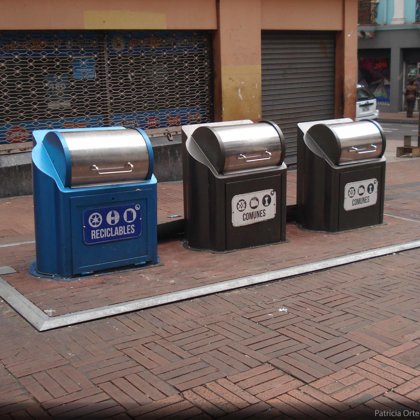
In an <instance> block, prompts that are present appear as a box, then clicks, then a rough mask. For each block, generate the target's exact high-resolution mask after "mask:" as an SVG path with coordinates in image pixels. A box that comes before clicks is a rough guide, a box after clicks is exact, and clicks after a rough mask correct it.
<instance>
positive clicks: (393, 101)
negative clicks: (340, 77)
mask: <svg viewBox="0 0 420 420" xmlns="http://www.w3.org/2000/svg"><path fill="white" fill-rule="evenodd" d="M358 57H359V76H358V78H359V83H363V84H365V85H367V86H368V87H369V88H370V90H371V91H372V93H374V95H375V96H376V98H377V99H378V103H379V108H380V109H381V110H382V111H387V112H398V111H403V110H404V107H405V103H404V94H403V93H404V88H405V86H406V85H407V82H408V80H409V79H418V80H419V81H420V0H379V1H378V0H361V1H360V2H359V45H358ZM419 86H420V85H419Z"/></svg>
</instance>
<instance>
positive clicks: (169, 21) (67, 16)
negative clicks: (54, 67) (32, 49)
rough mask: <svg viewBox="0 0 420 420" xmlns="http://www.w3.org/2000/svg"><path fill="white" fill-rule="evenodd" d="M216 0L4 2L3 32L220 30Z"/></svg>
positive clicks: (1, 10)
mask: <svg viewBox="0 0 420 420" xmlns="http://www.w3.org/2000/svg"><path fill="white" fill-rule="evenodd" d="M216 28H217V20H216V7H215V0H198V1H197V0H118V1H115V0H0V29H27V30H30V29H216Z"/></svg>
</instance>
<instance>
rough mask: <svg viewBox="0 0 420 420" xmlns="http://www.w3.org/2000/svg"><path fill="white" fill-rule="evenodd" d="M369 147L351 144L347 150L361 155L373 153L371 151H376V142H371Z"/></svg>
mask: <svg viewBox="0 0 420 420" xmlns="http://www.w3.org/2000/svg"><path fill="white" fill-rule="evenodd" d="M369 147H370V149H367V148H364V147H363V148H359V147H356V146H352V147H350V148H349V152H351V153H357V154H358V155H363V154H365V153H373V152H376V149H377V148H378V147H377V146H376V144H371V145H370V146H369Z"/></svg>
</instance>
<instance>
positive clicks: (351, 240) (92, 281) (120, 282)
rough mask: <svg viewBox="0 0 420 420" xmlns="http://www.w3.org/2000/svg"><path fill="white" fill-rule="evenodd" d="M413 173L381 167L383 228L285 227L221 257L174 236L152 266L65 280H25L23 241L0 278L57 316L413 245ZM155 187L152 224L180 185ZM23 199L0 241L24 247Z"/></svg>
mask: <svg viewBox="0 0 420 420" xmlns="http://www.w3.org/2000/svg"><path fill="white" fill-rule="evenodd" d="M419 169H420V160H418V159H416V160H412V161H404V162H396V163H392V164H389V165H388V167H387V190H386V203H385V218H384V220H385V223H384V224H383V225H378V226H373V227H367V228H362V229H357V230H353V231H347V232H341V233H339V234H337V233H325V232H311V231H307V230H303V229H300V228H299V227H298V226H296V225H295V224H288V225H287V231H286V237H287V242H285V243H279V244H274V245H270V246H262V247H257V248H252V249H243V250H238V251H235V252H228V253H212V252H197V251H193V250H190V249H188V248H186V247H185V246H184V243H183V241H182V238H181V239H174V240H166V241H163V242H161V243H160V244H159V255H160V258H161V264H160V265H158V266H154V267H150V268H148V269H144V270H128V271H127V270H126V271H119V272H117V273H111V274H96V275H93V276H88V277H84V278H81V279H80V280H75V281H71V282H62V281H52V280H47V279H37V278H34V277H33V276H32V275H30V274H29V272H28V267H29V266H30V264H31V262H32V261H33V260H34V258H35V251H34V248H35V247H34V244H33V243H28V244H22V245H19V246H16V247H13V246H12V247H4V248H1V247H0V265H8V266H12V267H13V268H14V269H16V273H15V274H9V275H7V276H3V278H4V279H5V280H6V281H7V282H8V283H9V284H11V285H12V286H13V287H15V288H16V289H17V290H18V291H19V292H20V293H22V294H23V295H24V296H25V297H27V298H28V299H29V300H31V301H32V302H33V303H34V304H35V305H36V306H38V307H39V308H40V309H42V310H43V311H47V313H48V314H49V315H51V316H57V315H63V314H66V313H73V312H76V311H81V310H88V309H92V308H96V307H101V306H106V305H111V304H117V303H121V302H126V301H130V300H136V299H140V298H146V297H151V296H156V295H159V294H165V293H171V292H176V291H180V290H185V289H188V288H192V287H198V286H203V285H208V284H213V283H217V282H220V281H224V280H229V279H235V278H238V277H244V276H248V275H254V274H260V273H264V272H267V271H274V270H279V269H282V268H287V267H293V266H295V265H299V264H304V263H309V262H317V261H321V260H324V259H327V258H332V257H337V256H341V255H346V254H349V253H353V252H359V251H364V250H369V249H372V248H377V247H381V246H388V245H392V244H396V243H404V242H409V241H413V240H416V239H418V238H419V236H420V224H419V223H417V222H416V221H417V220H420V209H419V207H418V200H419V199H420V183H419V180H418V172H419ZM288 175H289V176H288V178H289V180H288V184H289V188H288V190H289V192H288V203H294V200H295V198H294V192H295V185H296V184H295V178H296V172H294V171H291V172H290V173H289V174H288ZM160 188H161V190H159V197H160V201H159V214H160V216H159V220H165V218H166V219H167V218H168V216H171V215H174V214H175V215H179V214H181V213H182V189H181V184H180V183H170V184H162V185H161V187H160ZM30 200H31V197H17V198H14V199H12V200H9V199H5V200H1V201H0V206H1V207H0V208H1V211H2V215H3V217H2V219H1V221H0V236H2V237H3V239H2V241H3V243H10V242H18V243H19V242H24V240H26V239H28V237H29V238H30V235H31V234H32V235H33V233H32V230H31V229H33V224H31V223H32V222H29V219H30V221H32V209H31V206H30ZM8 203H10V204H8ZM180 203H181V204H180ZM21 220H22V221H23V223H20V221H21ZM10 226H18V227H17V228H15V227H14V228H13V229H11V228H10ZM32 238H33V236H32ZM17 250H18V252H17Z"/></svg>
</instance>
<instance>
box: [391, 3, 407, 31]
mask: <svg viewBox="0 0 420 420" xmlns="http://www.w3.org/2000/svg"><path fill="white" fill-rule="evenodd" d="M404 23H405V19H404V0H394V16H393V17H392V21H391V25H402V24H404Z"/></svg>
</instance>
